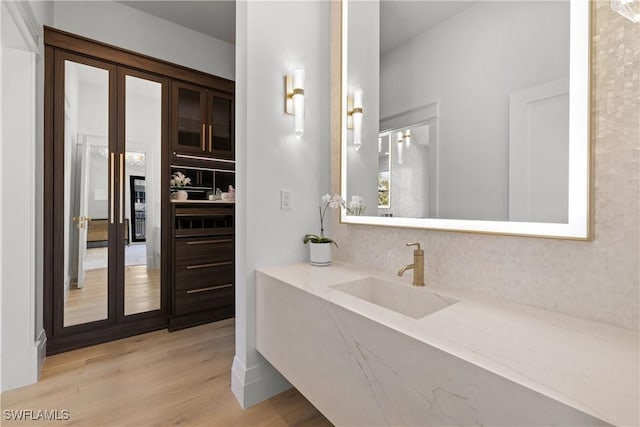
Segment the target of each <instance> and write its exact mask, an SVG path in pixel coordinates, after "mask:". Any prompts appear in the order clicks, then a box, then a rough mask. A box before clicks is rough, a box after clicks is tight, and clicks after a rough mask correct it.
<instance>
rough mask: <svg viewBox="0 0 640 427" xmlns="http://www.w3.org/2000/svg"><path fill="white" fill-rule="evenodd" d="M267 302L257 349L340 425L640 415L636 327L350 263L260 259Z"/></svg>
mask: <svg viewBox="0 0 640 427" xmlns="http://www.w3.org/2000/svg"><path fill="white" fill-rule="evenodd" d="M427 283H428V280H427ZM396 286H397V289H396V288H395V287H396ZM390 290H391V291H390ZM390 292H391V294H390ZM385 293H386V294H387V295H384V294H385ZM423 293H424V294H423ZM376 294H377V295H376ZM423 297H424V298H423ZM256 311H257V321H256V347H257V349H258V351H260V353H262V354H263V355H264V356H265V358H266V359H267V360H268V361H269V362H270V363H272V364H273V365H274V366H275V367H276V369H278V370H279V371H280V372H281V373H282V374H283V375H284V376H285V377H286V378H287V379H288V380H289V381H290V382H291V383H292V384H293V385H294V386H295V387H296V388H298V389H299V390H300V392H301V393H302V394H303V395H305V396H306V397H307V398H308V399H309V400H310V401H311V402H312V403H313V404H314V405H315V406H316V407H318V409H319V410H320V411H321V412H323V413H324V415H325V416H327V418H329V420H330V421H332V422H333V423H334V424H337V425H344V424H350V425H373V424H376V425H433V424H439V425H443V424H462V425H468V424H480V425H498V424H502V425H506V424H511V425H551V424H556V425H633V426H636V425H638V424H639V423H640V420H639V405H640V404H639V402H640V393H639V390H638V387H639V383H638V378H639V375H640V372H639V366H638V362H639V352H638V345H639V341H638V334H637V332H635V331H631V330H627V329H621V328H616V327H613V326H610V325H605V324H601V323H598V322H594V321H589V320H584V319H579V318H575V317H571V316H568V315H564V314H560V313H555V312H551V311H547V310H543V309H539V308H535V307H530V306H525V305H520V304H515V303H508V302H502V301H497V300H491V299H488V298H486V297H483V296H478V295H475V294H472V293H469V292H465V291H461V290H454V289H443V288H437V287H433V286H430V285H429V284H428V285H427V286H426V287H424V288H416V287H413V286H411V284H409V283H407V282H406V281H405V280H401V279H398V278H397V277H395V276H392V275H390V274H388V273H384V272H378V271H372V270H371V269H367V268H363V267H359V266H356V265H351V264H346V263H341V262H334V264H333V265H332V266H329V267H322V268H318V267H312V266H310V265H308V264H305V263H300V264H293V265H287V266H279V267H269V268H262V269H259V270H258V271H257V283H256ZM401 313H404V314H401Z"/></svg>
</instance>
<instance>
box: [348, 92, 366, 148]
mask: <svg viewBox="0 0 640 427" xmlns="http://www.w3.org/2000/svg"><path fill="white" fill-rule="evenodd" d="M362 96H363V95H362V89H356V90H354V91H353V96H347V128H349V129H353V145H355V147H356V151H358V150H359V149H360V146H362V115H363V114H364V109H363V107H362V106H363V103H362Z"/></svg>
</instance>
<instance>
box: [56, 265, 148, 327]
mask: <svg viewBox="0 0 640 427" xmlns="http://www.w3.org/2000/svg"><path fill="white" fill-rule="evenodd" d="M85 274H86V276H85V282H84V286H83V287H82V288H76V287H72V288H71V289H70V290H69V296H68V297H67V301H66V302H65V304H64V326H71V325H78V324H80V323H87V322H93V321H96V320H102V319H106V318H107V269H106V268H98V269H93V270H86V273H85ZM124 279H125V287H124V294H125V295H124V297H125V299H124V301H125V303H124V311H125V315H128V314H134V313H142V312H145V311H150V310H158V309H160V270H159V269H157V270H147V266H146V265H133V266H127V267H125V273H124Z"/></svg>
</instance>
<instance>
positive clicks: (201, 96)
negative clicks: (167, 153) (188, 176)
mask: <svg viewBox="0 0 640 427" xmlns="http://www.w3.org/2000/svg"><path fill="white" fill-rule="evenodd" d="M172 87H173V89H172V105H173V108H172V125H173V129H172V148H173V151H174V153H176V154H178V155H193V156H196V157H205V158H211V159H221V160H233V159H234V149H235V146H234V145H235V144H234V135H233V126H234V123H233V111H234V105H233V95H232V94H229V93H225V92H221V91H218V90H215V89H211V88H205V87H202V86H198V85H193V84H190V83H184V82H179V81H174V82H173V83H172Z"/></svg>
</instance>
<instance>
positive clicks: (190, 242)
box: [176, 236, 234, 269]
mask: <svg viewBox="0 0 640 427" xmlns="http://www.w3.org/2000/svg"><path fill="white" fill-rule="evenodd" d="M233 258H234V245H233V236H219V237H213V236H211V237H191V238H181V239H176V268H177V269H179V268H181V267H187V266H192V265H199V264H209V263H215V262H218V261H232V260H233Z"/></svg>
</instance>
